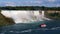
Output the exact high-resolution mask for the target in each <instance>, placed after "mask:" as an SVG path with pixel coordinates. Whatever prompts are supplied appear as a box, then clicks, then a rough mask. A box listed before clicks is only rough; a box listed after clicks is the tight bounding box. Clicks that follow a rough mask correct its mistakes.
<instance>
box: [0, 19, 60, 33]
mask: <svg viewBox="0 0 60 34" xmlns="http://www.w3.org/2000/svg"><path fill="white" fill-rule="evenodd" d="M42 23H45V24H46V25H47V27H45V28H41V27H40V26H39V25H40V24H42ZM0 34H60V20H52V21H38V22H34V23H19V24H14V25H10V26H4V27H0Z"/></svg>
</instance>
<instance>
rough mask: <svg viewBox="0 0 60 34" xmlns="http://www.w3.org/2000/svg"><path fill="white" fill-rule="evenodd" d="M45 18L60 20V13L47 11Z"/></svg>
mask: <svg viewBox="0 0 60 34" xmlns="http://www.w3.org/2000/svg"><path fill="white" fill-rule="evenodd" d="M45 17H47V18H51V19H60V11H46V12H45Z"/></svg>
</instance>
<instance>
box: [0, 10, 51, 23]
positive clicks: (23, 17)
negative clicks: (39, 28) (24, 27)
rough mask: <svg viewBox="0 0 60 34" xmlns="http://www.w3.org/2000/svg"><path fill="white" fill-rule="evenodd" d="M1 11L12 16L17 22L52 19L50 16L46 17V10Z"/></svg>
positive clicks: (7, 15) (9, 16)
mask: <svg viewBox="0 0 60 34" xmlns="http://www.w3.org/2000/svg"><path fill="white" fill-rule="evenodd" d="M1 13H2V14H3V15H4V16H6V17H8V18H12V19H13V20H14V21H15V23H30V22H34V21H44V19H46V20H50V19H48V18H44V11H42V14H41V13H39V11H25V10H17V11H16V10H11V11H9V10H2V12H1Z"/></svg>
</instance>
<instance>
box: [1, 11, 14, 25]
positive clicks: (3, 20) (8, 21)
mask: <svg viewBox="0 0 60 34" xmlns="http://www.w3.org/2000/svg"><path fill="white" fill-rule="evenodd" d="M11 24H14V21H13V20H12V19H11V18H6V17H5V16H3V15H2V14H1V11H0V26H7V25H11Z"/></svg>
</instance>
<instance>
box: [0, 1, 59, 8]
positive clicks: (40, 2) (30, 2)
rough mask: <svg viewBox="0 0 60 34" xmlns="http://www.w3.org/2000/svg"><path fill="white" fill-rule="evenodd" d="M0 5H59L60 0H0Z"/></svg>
mask: <svg viewBox="0 0 60 34" xmlns="http://www.w3.org/2000/svg"><path fill="white" fill-rule="evenodd" d="M0 6H46V7H60V0H0Z"/></svg>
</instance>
